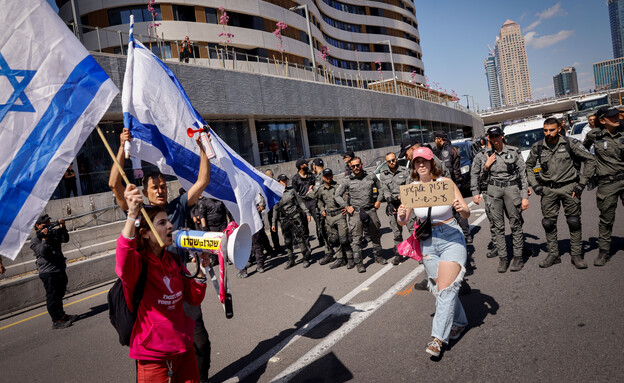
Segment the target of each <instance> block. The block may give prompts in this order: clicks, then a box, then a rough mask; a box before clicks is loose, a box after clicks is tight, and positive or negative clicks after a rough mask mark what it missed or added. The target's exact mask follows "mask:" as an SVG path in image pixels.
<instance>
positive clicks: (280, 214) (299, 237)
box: [271, 174, 312, 269]
mask: <svg viewBox="0 0 624 383" xmlns="http://www.w3.org/2000/svg"><path fill="white" fill-rule="evenodd" d="M282 176H283V177H284V178H286V177H285V176H284V175H283V174H281V175H280V176H279V177H278V180H279V179H280V177H282ZM286 179H287V178H286ZM304 213H305V214H309V211H308V209H307V208H306V206H305V205H304V204H303V202H302V201H301V199H300V198H299V195H298V194H297V193H296V192H295V191H294V190H293V188H292V187H287V188H286V190H284V194H282V199H281V200H280V201H279V202H278V203H276V204H275V206H274V207H273V219H272V221H271V227H275V228H277V221H278V220H279V223H280V225H281V227H282V236H283V237H284V244H285V245H286V254H287V255H288V262H287V263H286V269H289V268H291V267H293V266H294V265H295V255H294V252H293V243H294V242H298V243H299V249H300V250H301V253H302V254H303V261H304V262H303V267H308V266H309V265H310V261H311V255H312V253H311V252H310V247H309V246H308V241H306V239H305V238H304V234H303V233H304V230H303V227H304V223H303V222H302V221H301V216H302V215H303V214H304ZM306 223H307V222H306Z"/></svg>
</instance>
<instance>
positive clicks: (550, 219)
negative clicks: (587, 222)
mask: <svg viewBox="0 0 624 383" xmlns="http://www.w3.org/2000/svg"><path fill="white" fill-rule="evenodd" d="M560 130H561V127H560V126H559V125H558V124H557V119H555V118H548V119H546V121H544V140H543V141H538V142H536V143H535V144H533V146H532V147H531V152H530V153H529V157H528V158H527V161H526V166H527V178H528V181H529V184H530V185H531V187H532V188H533V191H534V192H535V194H537V195H539V196H541V197H542V198H541V205H542V215H543V216H544V218H543V219H542V226H543V227H544V231H545V232H546V246H547V248H548V256H547V257H546V259H544V260H543V261H541V262H540V263H539V266H540V267H550V266H552V265H554V264H556V263H560V262H561V259H560V257H559V246H558V244H557V216H558V215H559V207H560V205H563V210H564V213H565V216H566V221H567V223H568V228H569V229H570V246H571V251H570V255H571V256H572V264H573V265H574V266H575V267H576V268H577V269H586V268H587V264H586V263H585V262H584V261H583V236H582V231H581V193H582V192H583V189H585V185H586V184H587V181H588V179H589V177H590V176H591V174H588V173H587V172H588V169H589V166H588V165H589V164H590V163H593V162H594V157H593V156H592V155H591V153H589V151H588V150H587V149H585V147H583V146H582V145H581V143H580V142H579V141H578V140H575V139H569V138H567V137H562V136H561V135H559V131H560ZM581 161H582V162H584V163H585V166H584V169H583V170H584V171H583V173H581V172H580V162H581ZM538 163H539V165H538ZM536 166H538V168H539V173H538V174H535V172H534V171H533V169H534V168H535V167H536Z"/></svg>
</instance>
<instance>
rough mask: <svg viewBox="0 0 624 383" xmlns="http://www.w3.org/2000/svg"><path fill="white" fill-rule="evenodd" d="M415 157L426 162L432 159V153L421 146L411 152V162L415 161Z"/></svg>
mask: <svg viewBox="0 0 624 383" xmlns="http://www.w3.org/2000/svg"><path fill="white" fill-rule="evenodd" d="M417 157H422V158H424V159H426V160H430V159H432V158H433V152H432V151H431V149H429V148H426V147H424V146H421V147H420V148H418V149H414V150H412V161H413V160H415V159H416V158H417Z"/></svg>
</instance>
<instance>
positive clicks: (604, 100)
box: [574, 94, 611, 117]
mask: <svg viewBox="0 0 624 383" xmlns="http://www.w3.org/2000/svg"><path fill="white" fill-rule="evenodd" d="M603 106H611V99H610V98H609V95H608V94H599V95H596V96H586V97H583V98H581V99H579V100H576V101H574V110H575V111H576V115H577V116H579V117H580V116H587V115H590V114H592V113H594V112H595V111H597V110H598V109H600V108H602V107H603Z"/></svg>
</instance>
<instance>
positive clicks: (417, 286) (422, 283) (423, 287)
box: [414, 278, 429, 291]
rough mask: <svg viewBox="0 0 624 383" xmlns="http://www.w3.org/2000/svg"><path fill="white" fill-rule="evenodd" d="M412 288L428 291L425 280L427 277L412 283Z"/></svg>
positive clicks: (427, 283) (427, 282) (427, 284)
mask: <svg viewBox="0 0 624 383" xmlns="http://www.w3.org/2000/svg"><path fill="white" fill-rule="evenodd" d="M414 290H421V291H428V290H429V281H427V278H425V279H423V280H422V281H420V282H418V283H416V284H414Z"/></svg>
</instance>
